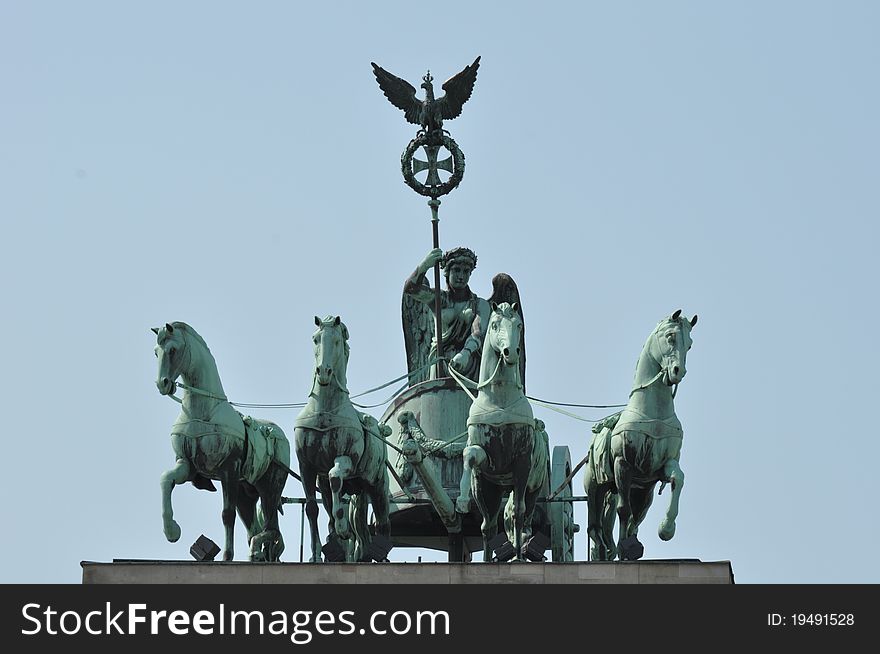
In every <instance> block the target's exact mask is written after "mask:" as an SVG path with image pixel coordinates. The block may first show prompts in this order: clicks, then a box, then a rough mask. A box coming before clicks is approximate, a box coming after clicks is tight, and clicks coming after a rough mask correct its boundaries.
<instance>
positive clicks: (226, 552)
mask: <svg viewBox="0 0 880 654" xmlns="http://www.w3.org/2000/svg"><path fill="white" fill-rule="evenodd" d="M234 555H235V554H234V553H233V551H232V550H224V551H223V560H224V561H231V560H232V557H233V556H234Z"/></svg>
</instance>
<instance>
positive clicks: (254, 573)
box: [82, 560, 733, 584]
mask: <svg viewBox="0 0 880 654" xmlns="http://www.w3.org/2000/svg"><path fill="white" fill-rule="evenodd" d="M82 569H83V583H84V584H732V583H733V568H732V567H731V565H730V561H711V562H703V561H698V560H651V561H625V562H590V563H587V562H574V563H501V564H483V563H248V562H243V561H242V562H238V561H234V562H230V563H221V562H212V563H195V562H192V561H119V560H117V561H114V562H112V563H95V562H91V561H83V562H82Z"/></svg>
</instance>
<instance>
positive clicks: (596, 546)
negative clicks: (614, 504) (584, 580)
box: [584, 461, 608, 561]
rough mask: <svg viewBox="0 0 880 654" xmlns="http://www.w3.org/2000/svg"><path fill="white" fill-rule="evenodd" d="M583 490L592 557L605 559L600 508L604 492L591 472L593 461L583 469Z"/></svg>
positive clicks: (605, 552)
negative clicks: (585, 496) (585, 497)
mask: <svg viewBox="0 0 880 654" xmlns="http://www.w3.org/2000/svg"><path fill="white" fill-rule="evenodd" d="M584 492H585V493H586V494H587V536H588V537H589V539H590V542H591V543H592V546H591V548H590V549H591V551H592V558H593V559H594V560H596V561H607V560H608V558H607V557H608V552H607V550H606V548H605V543H604V539H603V537H602V528H603V525H602V510H603V508H604V507H603V499H604V497H605V494H604V493H601V492H600V490H599V482H598V481H597V480H596V475H595V473H594V472H593V463H592V461H590V463H588V464H587V467H586V470H585V471H584Z"/></svg>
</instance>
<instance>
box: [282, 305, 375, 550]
mask: <svg viewBox="0 0 880 654" xmlns="http://www.w3.org/2000/svg"><path fill="white" fill-rule="evenodd" d="M315 325H316V326H317V327H318V329H317V331H316V332H315V334H314V336H313V342H314V350H315V370H314V373H313V375H312V387H311V390H310V391H309V397H308V401H307V403H306V406H305V407H304V408H303V410H302V411H301V412H300V414H299V415H298V416H297V418H296V422H295V423H294V424H295V429H294V441H295V449H296V458H297V459H298V460H299V469H300V475H301V476H302V483H303V490H304V492H305V496H306V508H305V510H306V515H307V516H308V519H309V528H310V530H311V541H312V555H311V560H312V561H313V562H319V561H321V539H320V535H319V532H318V504H317V501H316V499H315V498H316V494H315V487H316V485H317V487H318V488H319V489H320V491H321V500H322V502H323V504H324V508H325V509H326V510H327V514H328V515H329V516H330V526H329V534H328V536H327V542H328V543H331V542H338V540H339V539H342V540H345V541H348V540H351V539H352V537H354V539H355V547H353V548H352V547H349V548H346V549H347V550H348V552H349V555H350V557H351V558H352V559H353V560H369V558H367V554H366V552H367V548H368V546H369V542H370V533H369V529H368V528H367V508H368V507H367V503H366V501H365V499H366V498H369V502H370V504H372V507H373V515H374V516H375V521H376V533H378V534H380V535H381V536H384V537H386V538H388V537H390V524H389V521H388V512H389V506H388V495H389V493H388V472H387V456H386V452H385V444H384V441H383V436H384V435H386V434H387V432H385V433H383V432H382V430H381V429H380V427H379V425H378V423H377V422H376V420H375V419H374V418H372V417H370V416H367V415H366V414H361V413H359V412H358V411H356V410H355V408H354V406H353V405H352V403H351V400H350V399H349V392H348V385H347V382H346V370H347V368H348V356H349V346H348V329H347V328H346V327H345V325H344V324H343V323H342V321H341V320H340V319H339V316H335V317H334V316H327V317H326V318H324V319H323V320H321V319H320V318H318V317H317V316H315ZM343 494H347V495H351V496H352V497H353V499H352V501H351V503H350V507H351V513H350V516H347V515H346V513H347V511H346V509H345V508H344V506H343V503H342V500H341V497H342V495H343ZM349 517H350V519H349Z"/></svg>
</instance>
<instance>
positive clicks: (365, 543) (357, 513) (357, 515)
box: [348, 493, 370, 562]
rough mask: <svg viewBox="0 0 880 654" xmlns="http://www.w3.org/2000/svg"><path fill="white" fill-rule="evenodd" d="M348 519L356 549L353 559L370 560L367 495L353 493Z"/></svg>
mask: <svg viewBox="0 0 880 654" xmlns="http://www.w3.org/2000/svg"><path fill="white" fill-rule="evenodd" d="M348 520H349V523H350V524H351V531H352V533H353V534H354V549H353V554H352V559H353V560H354V561H360V562H363V561H369V560H370V558H369V555H368V554H367V550H368V549H369V547H370V529H369V527H368V525H367V495H366V493H357V494H356V495H352V497H351V502H350V503H349V505H348Z"/></svg>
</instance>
